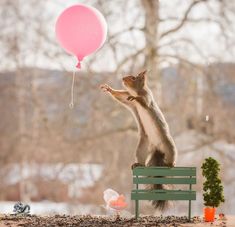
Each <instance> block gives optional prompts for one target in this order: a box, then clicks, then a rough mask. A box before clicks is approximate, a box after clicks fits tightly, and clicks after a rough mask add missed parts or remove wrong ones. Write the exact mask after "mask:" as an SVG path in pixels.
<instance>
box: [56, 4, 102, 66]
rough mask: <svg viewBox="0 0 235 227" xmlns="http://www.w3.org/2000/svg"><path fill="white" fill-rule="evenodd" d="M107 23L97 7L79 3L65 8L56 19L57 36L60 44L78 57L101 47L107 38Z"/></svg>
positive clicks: (79, 59) (82, 56) (79, 58)
mask: <svg viewBox="0 0 235 227" xmlns="http://www.w3.org/2000/svg"><path fill="white" fill-rule="evenodd" d="M106 35H107V24H106V21H105V19H104V17H103V15H102V14H101V13H100V12H99V11H98V10H97V9H95V8H93V7H91V6H86V5H83V4H78V5H74V6H71V7H69V8H67V9H65V10H64V11H63V12H62V13H61V14H60V16H59V17H58V19H57V21H56V37H57V40H58V42H59V43H60V45H61V46H62V47H63V48H64V49H65V50H66V51H67V52H68V53H70V54H73V55H75V56H76V57H77V59H78V64H77V66H76V67H77V68H80V62H81V61H82V60H83V58H84V57H85V56H87V55H89V54H91V53H93V52H95V51H96V50H97V49H99V48H100V47H101V46H102V45H103V44H104V41H105V39H106Z"/></svg>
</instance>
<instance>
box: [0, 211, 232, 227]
mask: <svg viewBox="0 0 235 227" xmlns="http://www.w3.org/2000/svg"><path fill="white" fill-rule="evenodd" d="M3 226H8V227H10V226H12V227H16V226H21V227H34V226H35V227H36V226H37V227H40V226H48V227H49V226H50V227H54V226H68V227H73V226H83V227H95V226H98V227H100V226H105V227H108V226H115V227H127V226H128V227H132V226H133V227H137V226H139V227H140V226H141V227H150V226H151V227H154V226H156V227H158V226H159V227H194V226H195V227H207V226H210V227H211V226H220V227H225V226H226V227H235V217H234V216H233V217H232V216H231V217H227V220H216V221H215V222H214V223H205V222H203V219H202V218H200V217H194V218H193V220H192V222H191V223H189V222H188V221H187V218H186V217H175V216H169V217H161V216H158V217H153V216H144V217H141V218H140V219H138V221H137V220H135V219H134V218H122V217H118V216H115V217H106V216H90V215H86V216H82V215H76V216H69V215H54V216H36V215H29V216H19V215H18V216H15V215H4V214H2V215H0V227H3Z"/></svg>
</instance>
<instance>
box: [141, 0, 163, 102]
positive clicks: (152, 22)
mask: <svg viewBox="0 0 235 227" xmlns="http://www.w3.org/2000/svg"><path fill="white" fill-rule="evenodd" d="M141 3H142V6H143V9H144V11H145V27H144V35H145V43H146V52H145V67H146V68H147V70H149V73H148V74H149V84H150V86H151V88H152V89H153V93H154V95H155V96H156V97H157V101H158V103H159V104H160V103H161V99H162V97H161V96H162V91H161V89H162V88H161V81H160V71H159V67H158V51H157V46H158V26H159V1H158V0H142V1H141Z"/></svg>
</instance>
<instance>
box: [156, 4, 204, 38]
mask: <svg viewBox="0 0 235 227" xmlns="http://www.w3.org/2000/svg"><path fill="white" fill-rule="evenodd" d="M206 1H207V0H194V1H193V2H191V4H190V5H189V7H188V8H187V10H186V11H185V13H184V16H183V18H182V20H181V21H180V23H179V24H178V25H176V26H175V27H174V28H171V29H169V30H168V31H166V32H164V33H162V34H161V35H160V39H162V38H163V37H165V36H167V35H169V34H171V33H174V32H176V31H178V30H180V29H181V28H182V27H183V26H184V24H185V22H187V19H188V16H189V14H190V13H191V11H192V10H193V8H194V7H195V6H196V5H198V4H199V3H201V2H206Z"/></svg>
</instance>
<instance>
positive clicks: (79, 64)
mask: <svg viewBox="0 0 235 227" xmlns="http://www.w3.org/2000/svg"><path fill="white" fill-rule="evenodd" d="M76 67H77V68H78V69H81V62H80V61H78V63H77V65H76Z"/></svg>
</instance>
